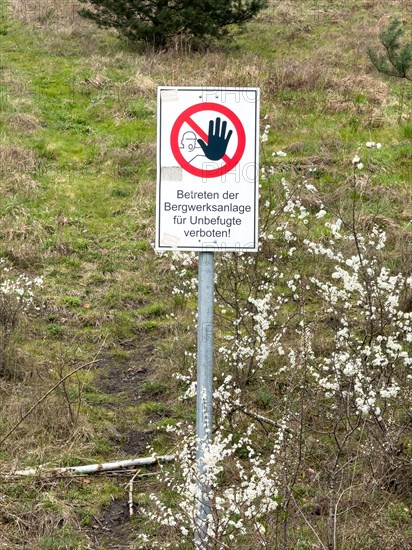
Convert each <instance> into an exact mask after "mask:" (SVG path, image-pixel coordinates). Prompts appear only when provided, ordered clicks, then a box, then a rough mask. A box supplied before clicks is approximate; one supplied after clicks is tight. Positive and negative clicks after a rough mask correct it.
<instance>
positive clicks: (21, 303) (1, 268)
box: [0, 258, 43, 376]
mask: <svg viewBox="0 0 412 550" xmlns="http://www.w3.org/2000/svg"><path fill="white" fill-rule="evenodd" d="M42 282H43V281H42V278H41V277H35V278H33V279H31V278H29V277H28V276H26V275H24V274H17V275H16V274H14V273H13V272H12V270H11V269H10V268H9V267H8V266H7V264H6V262H5V260H3V259H1V258H0V376H5V375H7V374H11V373H10V372H9V370H10V369H9V365H8V358H9V353H10V346H11V342H12V338H13V336H14V335H15V333H16V331H17V328H18V326H19V323H20V320H21V318H22V316H23V315H24V314H25V313H27V312H29V311H30V309H32V308H33V307H35V303H34V299H35V291H36V289H37V288H39V287H41V285H42Z"/></svg>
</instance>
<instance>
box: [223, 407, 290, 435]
mask: <svg viewBox="0 0 412 550" xmlns="http://www.w3.org/2000/svg"><path fill="white" fill-rule="evenodd" d="M234 410H236V411H240V412H242V413H243V414H245V415H246V416H250V417H251V418H255V419H256V420H259V422H263V423H266V424H270V425H271V426H274V427H275V428H277V429H278V430H284V431H285V432H286V433H288V434H294V435H295V434H296V432H295V430H293V429H292V428H287V427H286V426H283V425H282V424H279V422H276V421H275V420H272V419H271V418H267V417H266V416H262V415H261V414H258V413H255V412H252V411H249V410H248V409H246V408H244V407H236V408H235V409H234Z"/></svg>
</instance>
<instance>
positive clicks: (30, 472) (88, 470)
mask: <svg viewBox="0 0 412 550" xmlns="http://www.w3.org/2000/svg"><path fill="white" fill-rule="evenodd" d="M174 459H175V457H174V455H162V456H148V457H145V458H132V459H129V460H119V461H117V462H106V463H103V464H87V465H85V466H67V467H64V468H47V467H44V466H38V467H37V468H27V469H26V470H17V471H16V472H11V473H10V474H9V475H10V476H18V477H20V476H35V475H39V474H40V473H43V472H44V473H47V474H49V475H52V474H73V475H82V474H97V473H100V472H113V471H118V470H124V469H126V468H134V467H136V466H150V465H152V464H158V463H160V462H172V461H173V460H174Z"/></svg>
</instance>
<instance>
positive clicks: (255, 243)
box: [154, 86, 260, 252]
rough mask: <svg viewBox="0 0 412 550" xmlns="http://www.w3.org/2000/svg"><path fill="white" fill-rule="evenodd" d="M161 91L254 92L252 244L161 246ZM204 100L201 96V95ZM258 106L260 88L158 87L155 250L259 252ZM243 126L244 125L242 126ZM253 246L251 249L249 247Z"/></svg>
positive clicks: (211, 243) (210, 243) (205, 243)
mask: <svg viewBox="0 0 412 550" xmlns="http://www.w3.org/2000/svg"><path fill="white" fill-rule="evenodd" d="M162 91H176V92H177V93H178V92H198V93H199V92H200V93H208V94H210V93H216V94H219V93H223V92H227V93H242V92H247V93H254V94H255V100H254V107H255V145H256V146H255V147H254V163H255V166H256V171H255V182H254V195H253V196H254V204H253V212H254V240H253V242H251V243H245V244H243V245H242V244H240V243H238V246H225V245H224V244H222V246H219V245H216V243H213V242H209V243H207V242H204V243H203V244H201V245H199V246H194V245H193V246H191V245H180V246H179V245H177V246H175V247H173V246H170V245H167V246H166V245H161V244H160V238H161V234H160V225H161V224H160V217H161V212H160V204H161V191H162V179H161V157H162V151H161V150H162V140H161V131H162V108H163V105H162V97H161V96H162ZM199 98H201V96H199ZM259 103H260V89H259V88H257V87H250V88H243V87H242V88H241V87H237V88H236V87H214V86H158V88H157V113H158V119H157V200H156V220H157V223H156V235H155V247H154V248H155V251H156V252H201V251H211V252H257V250H258V246H259V243H258V220H259V210H258V208H259V168H258V167H259V165H258V163H259V138H260V136H259ZM242 126H243V125H242ZM248 245H250V246H248Z"/></svg>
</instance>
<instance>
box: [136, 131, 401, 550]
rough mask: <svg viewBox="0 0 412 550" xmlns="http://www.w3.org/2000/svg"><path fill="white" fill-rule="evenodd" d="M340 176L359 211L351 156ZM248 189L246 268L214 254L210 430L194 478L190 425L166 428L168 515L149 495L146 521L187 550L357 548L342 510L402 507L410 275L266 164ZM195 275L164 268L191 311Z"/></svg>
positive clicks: (190, 268) (242, 259)
mask: <svg viewBox="0 0 412 550" xmlns="http://www.w3.org/2000/svg"><path fill="white" fill-rule="evenodd" d="M267 132H268V128H265V131H264V134H263V136H262V140H263V141H266V140H267ZM278 156H279V155H278ZM352 164H353V176H352V180H351V189H349V190H348V192H349V191H350V192H351V193H352V196H353V197H356V194H357V193H358V189H357V182H358V178H359V177H360V176H359V174H360V171H361V170H363V169H364V165H363V163H362V162H361V159H360V158H359V156H358V155H356V156H355V158H354V159H353V161H352ZM309 172H310V170H309ZM308 177H310V173H309V174H308ZM261 182H262V190H261V193H262V201H261V204H262V215H261V238H260V248H259V251H258V253H257V254H242V253H238V254H233V253H232V254H216V306H215V311H216V330H215V339H216V357H215V379H214V385H215V391H214V419H215V420H214V426H213V441H212V443H211V444H210V445H208V446H207V450H206V452H205V455H204V457H203V463H202V472H203V473H202V479H200V480H198V479H197V475H198V470H197V466H196V460H195V446H196V445H195V443H196V442H195V437H194V426H192V425H190V424H184V425H179V426H177V427H175V428H173V429H174V430H175V434H176V438H177V440H178V441H180V442H181V443H180V450H179V451H178V454H177V457H178V460H177V462H176V469H175V471H174V472H173V473H169V474H168V475H167V476H166V477H165V480H166V481H167V484H168V487H169V489H171V490H172V492H173V493H174V494H175V495H176V500H175V503H174V505H173V506H171V505H169V506H166V505H165V504H164V503H163V501H162V499H161V498H160V497H159V496H158V495H157V496H153V503H154V504H155V508H154V509H155V511H154V512H152V513H151V514H152V515H151V519H152V520H153V521H155V522H159V523H160V524H162V525H164V526H167V527H168V528H169V529H172V530H175V531H176V533H179V536H183V537H186V538H187V540H188V541H192V540H193V534H194V531H196V530H199V528H200V530H201V531H202V532H203V533H204V538H205V539H206V540H207V543H205V542H203V543H202V541H198V542H197V545H198V547H199V548H234V547H236V548H248V549H249V548H252V547H255V546H256V547H259V548H265V547H267V548H271V549H274V550H275V549H282V550H287V549H292V548H293V549H295V548H300V547H302V548H306V547H309V546H304V545H303V544H304V543H305V540H306V542H307V540H311V541H312V542H311V544H316V545H318V546H316V547H320V548H328V549H329V548H330V549H333V550H335V549H337V548H338V547H339V548H346V547H347V548H352V547H361V546H360V544H361V542H359V541H357V540H354V539H353V540H352V539H351V537H352V536H354V535H353V534H352V533H351V529H350V527H349V526H350V521H349V520H348V518H350V511H351V510H352V509H355V510H356V506H357V505H356V504H355V505H354V504H353V499H354V500H355V502H356V498H358V500H359V502H362V498H364V495H365V494H368V492H371V491H382V492H385V491H386V492H390V491H392V492H393V494H394V495H395V496H394V497H393V498H412V495H411V491H410V487H411V482H412V479H411V475H410V469H409V470H407V468H405V467H404V466H405V464H408V463H409V464H410V461H411V459H412V446H411V445H410V444H408V441H410V436H411V422H410V410H411V405H412V392H411V381H412V313H411V312H410V311H408V310H407V308H405V307H404V306H403V304H404V303H406V302H405V297H406V296H410V295H411V294H412V276H411V273H400V272H395V271H393V269H390V268H389V267H388V265H386V261H385V259H386V254H385V252H386V250H385V248H386V246H387V245H386V234H385V232H384V231H383V230H382V229H381V228H379V227H378V226H372V227H371V228H369V229H368V230H362V229H361V228H360V226H359V223H358V217H357V215H356V207H357V206H356V199H355V198H354V199H353V202H352V203H351V205H350V207H349V208H346V210H345V209H342V211H341V213H340V214H339V216H337V215H336V214H335V215H333V214H332V213H331V212H328V208H327V206H325V204H324V202H326V199H325V198H323V200H322V198H321V197H320V196H319V194H318V193H317V191H316V188H315V187H314V186H313V185H312V184H311V183H310V182H308V181H306V180H305V179H302V180H301V181H300V182H298V183H294V185H293V186H290V185H289V184H288V183H287V181H286V179H284V178H282V179H281V180H280V181H279V177H278V176H277V174H276V170H275V168H274V167H273V166H270V165H269V166H264V167H262V172H261ZM314 235H315V236H316V238H314ZM196 267H197V259H196V256H195V255H194V254H192V253H189V254H187V253H180V254H175V255H174V256H173V258H172V266H171V269H172V271H173V272H174V273H175V274H176V286H175V289H174V291H173V292H174V294H175V295H176V296H180V297H182V298H185V299H186V302H187V303H188V304H193V303H195V302H194V300H195V298H196V291H197V278H196ZM192 320H193V328H192V330H193V331H194V330H195V323H196V319H195V315H192ZM190 323H191V321H190V318H188V316H187V314H186V313H185V314H184V325H185V329H187V326H188V325H190ZM185 354H186V357H185V365H186V368H185V371H181V372H179V373H178V374H177V378H178V380H179V382H180V384H182V385H183V386H184V387H185V390H184V392H183V394H182V397H181V398H182V400H186V401H188V402H189V403H191V404H192V406H193V407H194V403H195V399H194V398H195V395H196V381H195V371H196V369H195V363H196V354H195V352H194V351H193V350H186V352H185ZM187 365H189V368H187ZM408 471H409V473H408ZM199 481H200V482H201V483H202V484H203V485H204V486H205V487H208V500H207V507H206V510H205V513H204V514H203V515H202V513H201V511H200V509H201V508H202V507H201V505H200V504H199V499H200V495H199V489H198V486H199V483H198V482H199ZM314 488H316V491H315V495H314V494H313V489H314ZM402 491H403V492H402ZM405 491H406V492H405ZM408 491H409V492H408ZM302 495H303V496H302ZM362 495H363V496H362ZM405 495H406V496H405ZM355 496H356V498H355ZM351 499H352V500H351ZM341 516H343V517H344V518H345V520H344V521H342V522H341V524H340V519H339V518H340V517H341ZM313 517H318V518H319V519H318V520H317V521H316V523H315V522H314V520H313ZM302 521H303V523H304V525H306V527H307V529H308V533H309V534H306V535H305V536H306V539H304V538H300V534H299V529H301V527H299V528H296V525H299V522H302ZM365 536H366V534H365ZM367 536H368V537H369V539H371V540H375V539H374V537H376V536H377V535H376V530H375V531H374V530H373V529H371V532H370V533H367ZM369 539H368V540H369ZM376 540H377V539H376ZM144 544H145V543H142V545H143V546H142V547H146V546H144ZM147 544H149V543H147ZM150 544H152V542H150ZM150 544H149V545H148V546H147V547H152V546H150ZM179 544H181V543H180V542H179V543H177V545H176V544H175V543H174V542H170V545H171V547H176V548H179V547H183V546H179ZM235 544H236V546H234V545H235ZM300 544H302V546H299V545H300ZM373 544H375V547H376V548H378V547H379V545H378V543H373ZM174 545H175V546H174ZM164 547H166V546H164Z"/></svg>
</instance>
